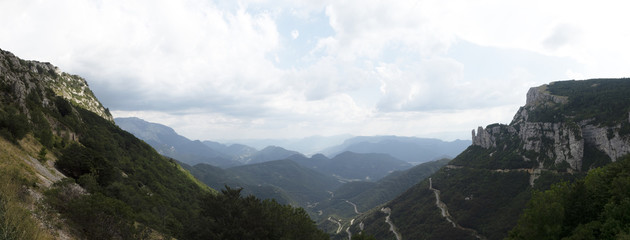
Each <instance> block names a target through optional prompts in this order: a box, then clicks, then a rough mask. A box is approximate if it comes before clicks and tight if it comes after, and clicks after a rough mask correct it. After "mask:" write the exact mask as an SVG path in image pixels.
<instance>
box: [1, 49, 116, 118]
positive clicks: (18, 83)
mask: <svg viewBox="0 0 630 240" xmlns="http://www.w3.org/2000/svg"><path fill="white" fill-rule="evenodd" d="M0 84H1V86H2V87H4V88H10V89H11V90H12V91H11V92H13V93H14V95H15V96H6V97H12V98H13V97H14V98H15V100H17V102H18V103H19V104H20V105H21V106H23V108H24V109H26V107H25V104H26V98H27V97H28V95H29V93H30V92H31V91H44V89H45V88H44V86H46V87H49V88H51V89H53V91H54V92H55V94H56V95H58V96H61V97H63V98H65V99H66V100H68V101H69V102H71V103H73V104H75V105H76V106H79V107H81V108H84V109H86V110H89V111H92V112H94V113H96V114H98V115H99V116H101V117H103V118H105V119H107V120H109V121H111V122H113V121H114V118H113V117H112V115H111V114H110V113H109V110H108V109H106V108H105V107H103V105H102V104H101V103H100V102H99V101H98V99H97V98H96V96H94V93H92V91H91V90H90V88H89V87H88V84H87V82H86V81H85V79H83V78H81V77H79V76H76V75H70V74H67V73H64V72H61V71H60V70H59V68H57V67H55V66H53V65H52V64H50V63H42V62H37V61H25V60H22V59H19V58H18V57H16V56H15V55H13V54H12V53H10V52H7V51H3V50H1V49H0ZM42 100H43V104H44V105H48V104H51V102H50V99H42Z"/></svg>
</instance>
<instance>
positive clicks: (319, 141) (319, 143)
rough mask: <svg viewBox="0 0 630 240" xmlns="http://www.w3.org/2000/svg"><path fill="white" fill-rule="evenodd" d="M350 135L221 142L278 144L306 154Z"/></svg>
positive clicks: (251, 144) (252, 144) (334, 143)
mask: <svg viewBox="0 0 630 240" xmlns="http://www.w3.org/2000/svg"><path fill="white" fill-rule="evenodd" d="M350 137H352V136H351V135H336V136H327V137H325V136H310V137H305V138H295V139H232V140H225V141H221V142H229V143H238V144H244V145H247V146H252V147H254V148H257V149H263V148H265V147H267V146H278V147H282V148H285V149H291V150H294V151H298V152H301V153H304V154H307V155H311V154H315V153H318V152H321V151H322V149H326V148H329V147H331V146H335V145H338V144H341V143H343V141H344V140H346V139H348V138H350Z"/></svg>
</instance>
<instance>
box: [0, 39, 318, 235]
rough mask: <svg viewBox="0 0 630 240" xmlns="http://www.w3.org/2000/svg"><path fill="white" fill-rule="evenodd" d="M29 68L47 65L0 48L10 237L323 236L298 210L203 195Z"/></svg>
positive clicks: (236, 196) (0, 200) (1, 206)
mask: <svg viewBox="0 0 630 240" xmlns="http://www.w3.org/2000/svg"><path fill="white" fill-rule="evenodd" d="M37 66H52V65H50V64H42V63H38V62H34V61H24V60H21V59H19V58H17V57H15V56H14V55H13V54H11V53H9V52H6V51H2V50H0V138H2V140H0V144H5V142H6V143H8V144H10V145H11V146H9V147H6V148H5V147H3V148H2V151H0V154H2V155H0V166H2V168H0V173H2V174H1V175H0V179H1V180H2V184H1V186H0V210H1V212H0V226H2V227H4V226H10V227H9V230H10V232H11V233H10V234H11V235H10V236H9V237H10V238H13V237H14V238H15V239H46V238H48V237H47V236H45V235H41V236H37V235H38V234H35V235H32V236H27V235H24V234H21V233H23V231H22V230H21V229H27V230H26V231H31V230H34V229H38V228H39V229H41V228H44V227H45V228H48V229H50V231H49V232H52V233H51V234H52V235H54V236H55V237H59V238H66V236H68V235H67V234H69V235H70V237H72V238H76V239H141V238H162V239H163V238H169V237H171V236H174V237H176V238H178V239H246V238H250V239H251V238H253V237H254V236H256V237H257V238H260V239H273V238H274V236H275V238H278V237H280V238H287V239H295V238H298V236H299V237H300V238H307V239H325V238H327V236H326V235H325V234H323V233H322V232H321V231H318V230H317V229H316V228H315V225H314V224H313V223H312V221H311V220H310V219H309V218H308V216H307V215H306V213H305V212H304V210H302V209H294V208H292V207H290V206H281V205H279V204H277V203H276V202H274V201H260V200H259V199H256V198H253V197H247V198H241V197H240V191H238V190H233V189H226V190H225V191H223V192H222V193H217V192H216V191H214V190H212V189H210V188H208V187H207V186H205V185H203V184H202V183H200V182H198V181H197V180H196V179H194V178H193V177H192V176H191V175H190V174H189V173H188V172H186V171H184V170H183V169H182V168H181V167H180V166H179V165H178V164H177V163H176V162H175V161H174V160H172V159H168V158H166V157H163V156H161V155H159V154H158V153H157V152H156V151H155V150H154V149H152V148H151V147H150V146H149V145H147V144H146V143H144V142H143V141H141V140H139V139H137V138H135V137H134V136H133V135H132V134H130V133H128V132H125V131H123V130H121V129H120V128H119V127H117V126H116V125H114V124H113V122H112V121H111V119H110V118H107V116H105V118H104V117H102V116H100V115H98V113H99V111H98V109H95V108H92V107H91V106H95V105H93V104H87V103H86V102H85V101H75V100H73V99H74V97H72V96H67V95H63V94H59V95H57V94H58V93H57V92H56V91H55V90H54V89H53V87H51V86H49V82H50V81H53V80H55V81H64V80H65V79H66V78H64V77H63V76H65V75H64V74H59V73H56V72H54V71H52V72H51V71H50V70H46V69H44V68H43V67H41V68H38V67H37ZM53 69H54V68H53ZM81 89H82V91H83V93H86V92H91V91H89V89H88V88H87V85H85V88H81ZM67 91H69V92H77V91H75V89H67ZM60 92H64V91H60ZM84 96H85V94H84ZM66 97H68V98H70V99H66ZM90 99H92V100H93V101H96V99H95V98H90ZM92 100H90V101H92ZM95 104H96V103H95ZM97 105H100V103H99V104H97ZM92 111H94V112H92ZM7 149H8V150H7ZM52 161H54V166H55V168H56V169H58V170H59V171H61V173H63V174H65V176H67V177H68V178H64V176H63V175H61V174H60V173H58V172H55V170H53V169H48V167H47V166H51V165H53V163H52ZM5 167H6V168H5ZM5 169H6V170H7V172H6V173H7V175H4V173H5V172H4V171H5ZM16 197H17V198H16ZM16 202H18V204H16ZM217 208H219V209H221V211H217ZM20 209H22V210H20ZM24 209H29V210H28V211H24ZM35 210H37V211H35ZM6 213H9V214H8V215H7V214H6ZM272 213H273V214H272ZM256 214H257V215H256ZM7 216H8V217H9V218H7ZM16 217H19V219H22V220H21V223H18V224H15V222H12V221H13V220H15V219H17V218H16ZM31 220H33V221H36V224H30V223H32V222H33V221H31ZM296 224H297V226H296ZM33 225H35V227H33ZM60 226H61V227H60ZM16 229H17V230H19V231H18V232H15V231H13V230H16ZM261 229H263V230H261ZM4 230H5V229H3V234H4V233H9V232H5V231H4ZM60 232H61V233H60ZM62 233H63V234H62Z"/></svg>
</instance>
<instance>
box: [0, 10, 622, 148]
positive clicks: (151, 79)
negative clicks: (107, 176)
mask: <svg viewBox="0 0 630 240" xmlns="http://www.w3.org/2000/svg"><path fill="white" fill-rule="evenodd" d="M624 7H626V6H624V2H623V1H619V2H614V1H603V2H601V3H600V2H598V3H597V4H594V3H575V2H573V1H566V2H561V1H555V2H554V3H552V4H550V3H548V2H547V1H544V2H543V1H523V2H513V1H511V2H509V3H508V2H505V1H498V0H496V1H495V0H490V1H483V2H471V1H463V0H461V1H459V0H456V1H448V2H445V1H432V0H414V1H395V2H383V1H371V0H368V1H358V0H356V1H309V2H308V3H294V2H293V1H282V0H277V1H271V0H269V1H265V0H260V1H252V2H234V1H216V2H211V1H203V0H184V1H166V0H162V1H153V0H151V1H149V0H140V1H133V2H129V1H97V0H93V1H81V2H76V1H71V0H59V1H54V2H51V1H37V0H26V1H18V0H15V1H12V0H9V1H2V2H0V36H2V37H0V48H3V49H5V50H8V51H12V52H13V53H15V54H16V55H18V56H20V57H23V58H27V59H37V60H41V61H49V62H52V63H53V64H55V65H58V66H60V67H61V68H62V70H64V71H66V72H70V73H75V74H79V75H81V76H83V77H85V78H86V79H87V80H88V82H89V84H90V86H91V88H92V89H93V90H94V92H95V93H96V94H97V96H98V97H99V98H100V99H101V101H102V102H103V103H104V104H105V105H106V106H107V107H109V108H110V109H111V110H112V111H113V113H114V114H115V115H117V116H138V117H141V118H145V119H147V120H149V121H154V122H159V123H163V124H167V125H170V126H173V127H174V128H175V129H176V130H178V132H180V133H182V134H184V135H186V136H188V137H190V138H194V139H228V138H282V137H304V136H309V135H337V134H344V133H350V134H355V135H374V134H394V135H406V136H423V137H439V138H443V139H455V138H469V134H470V133H469V129H472V128H474V127H476V126H478V125H487V124H490V123H493V122H508V121H509V120H510V119H511V117H512V114H514V112H515V111H516V109H517V107H518V106H519V105H522V104H523V103H524V101H525V99H524V97H525V92H526V91H527V89H528V88H529V87H532V86H537V85H540V84H544V83H548V82H550V81H555V80H562V79H569V78H575V77H579V78H589V77H624V76H626V77H627V76H630V74H629V72H630V70H629V69H628V68H627V66H624V65H626V64H625V63H627V62H630V49H629V48H628V47H627V46H626V45H627V44H626V43H627V42H629V41H630V30H628V29H627V28H625V27H624V26H623V23H625V22H629V20H630V19H628V18H630V17H628V15H627V14H623V12H622V11H623V9H627V8H624Z"/></svg>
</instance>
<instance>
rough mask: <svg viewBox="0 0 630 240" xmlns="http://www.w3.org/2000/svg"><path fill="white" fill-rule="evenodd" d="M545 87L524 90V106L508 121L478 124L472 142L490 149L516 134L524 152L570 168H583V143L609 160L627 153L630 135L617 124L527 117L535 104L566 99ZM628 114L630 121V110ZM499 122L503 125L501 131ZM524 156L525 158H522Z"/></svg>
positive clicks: (551, 103)
mask: <svg viewBox="0 0 630 240" xmlns="http://www.w3.org/2000/svg"><path fill="white" fill-rule="evenodd" d="M546 89H547V85H543V86H540V87H537V88H531V89H530V90H529V91H528V92H527V101H526V104H525V106H523V107H521V108H520V109H519V110H518V112H517V113H516V115H515V116H514V119H513V120H512V123H511V124H510V125H507V126H506V125H491V126H492V127H490V128H489V129H488V128H487V129H484V128H482V127H479V128H478V129H477V131H476V132H475V130H473V131H472V144H473V145H475V146H480V147H483V148H486V149H489V148H493V147H496V146H497V143H496V139H500V138H503V139H510V137H517V138H518V139H520V140H521V143H522V149H521V150H522V151H523V153H524V152H527V151H533V152H536V153H538V154H541V155H543V156H546V157H547V158H549V159H552V160H553V162H554V163H555V164H558V163H562V162H567V163H568V164H569V166H570V167H569V168H570V169H568V170H570V171H580V170H581V169H582V162H583V158H584V146H585V144H590V145H592V146H595V147H596V148H597V149H599V150H601V151H602V152H604V153H606V154H607V155H608V156H609V157H610V159H611V160H612V161H616V160H617V158H619V157H621V156H623V155H625V154H628V153H630V137H628V136H620V134H619V129H620V127H621V126H620V125H618V126H616V127H603V126H595V125H592V124H589V122H590V121H582V122H580V123H573V122H530V121H528V118H529V112H531V110H533V109H535V108H536V107H548V106H555V105H557V104H565V103H567V102H568V98H567V97H563V96H554V95H551V94H550V93H549V92H548V91H546ZM628 118H629V119H628V121H629V122H630V113H629V117H628ZM500 126H504V128H503V129H504V130H503V131H502V130H501V127H500ZM505 129H507V130H505ZM506 136H507V137H506ZM525 160H527V158H524V161H525ZM535 160H540V159H535ZM540 168H542V164H541V165H540Z"/></svg>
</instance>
